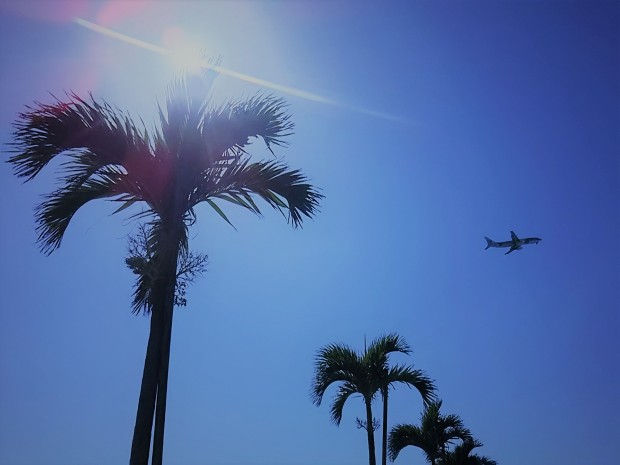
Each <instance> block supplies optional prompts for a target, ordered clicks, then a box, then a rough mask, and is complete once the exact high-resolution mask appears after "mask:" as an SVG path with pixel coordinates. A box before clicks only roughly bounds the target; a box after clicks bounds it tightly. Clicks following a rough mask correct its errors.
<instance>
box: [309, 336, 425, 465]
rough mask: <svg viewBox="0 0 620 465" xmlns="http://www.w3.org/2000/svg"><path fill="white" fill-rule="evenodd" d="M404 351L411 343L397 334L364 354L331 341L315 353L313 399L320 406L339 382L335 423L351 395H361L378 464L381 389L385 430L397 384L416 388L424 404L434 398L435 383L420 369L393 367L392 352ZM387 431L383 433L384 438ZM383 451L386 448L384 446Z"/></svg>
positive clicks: (376, 342) (372, 453)
mask: <svg viewBox="0 0 620 465" xmlns="http://www.w3.org/2000/svg"><path fill="white" fill-rule="evenodd" d="M393 352H401V353H405V354H408V353H409V352H410V349H409V346H408V345H407V344H406V343H405V342H404V340H403V339H402V338H401V337H400V336H398V335H396V334H389V335H387V336H382V337H379V338H377V339H376V340H374V341H373V342H372V343H371V344H370V346H369V347H368V348H367V349H366V348H365V350H364V352H363V353H357V352H356V351H355V350H353V349H351V348H350V347H348V346H346V345H342V344H329V345H327V346H325V347H323V348H321V349H320V350H319V351H318V353H317V356H316V362H315V376H314V381H313V384H312V400H313V402H314V404H315V405H317V406H319V405H321V402H322V400H323V396H324V395H325V392H326V391H327V388H328V387H329V386H331V385H332V384H333V383H338V384H339V387H338V393H337V394H336V397H335V398H334V402H333V403H332V406H331V418H332V421H333V422H334V423H336V425H339V424H340V422H341V420H342V410H343V408H344V405H345V403H346V401H347V400H348V398H349V397H350V396H351V395H353V394H361V396H362V398H363V400H364V406H365V408H366V421H365V422H363V423H364V424H365V429H366V432H367V437H368V460H369V464H370V465H376V454H375V439H374V429H373V427H372V425H373V416H372V401H373V399H374V397H375V395H376V394H377V393H378V392H381V394H382V396H383V401H384V404H383V405H384V409H383V422H384V430H385V424H386V422H387V391H388V390H389V387H390V386H392V385H393V384H395V383H404V384H406V385H408V386H409V387H411V388H416V389H417V390H418V391H419V393H420V394H421V396H422V399H423V401H424V402H425V403H428V402H431V401H432V400H433V399H434V390H435V386H434V385H433V382H432V381H431V380H430V379H429V378H428V377H426V375H425V374H424V373H423V372H422V371H420V370H414V369H412V368H411V367H409V366H406V365H397V366H395V367H390V366H389V365H388V361H389V360H388V359H389V354H391V353H393ZM386 436H387V433H384V438H385V437H386ZM383 450H384V451H385V445H384V448H383Z"/></svg>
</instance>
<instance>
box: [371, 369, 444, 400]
mask: <svg viewBox="0 0 620 465" xmlns="http://www.w3.org/2000/svg"><path fill="white" fill-rule="evenodd" d="M383 381H384V383H385V384H386V385H388V386H389V385H392V384H395V383H403V384H406V385H407V386H409V387H410V388H415V389H416V390H417V391H418V392H419V393H420V395H421V396H422V400H423V401H424V404H425V405H428V404H430V403H431V402H432V401H434V400H435V399H436V395H435V389H436V388H435V384H434V383H433V381H432V380H431V379H430V378H429V377H428V376H426V374H425V373H424V371H422V370H414V369H412V368H411V367H410V366H407V365H395V366H393V367H390V368H389V369H388V372H387V374H386V377H385V378H384V380H383Z"/></svg>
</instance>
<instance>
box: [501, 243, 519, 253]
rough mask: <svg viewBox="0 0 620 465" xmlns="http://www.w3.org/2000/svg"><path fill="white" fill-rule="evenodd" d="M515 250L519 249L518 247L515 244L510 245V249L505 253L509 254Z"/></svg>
mask: <svg viewBox="0 0 620 465" xmlns="http://www.w3.org/2000/svg"><path fill="white" fill-rule="evenodd" d="M515 250H517V248H516V247H515V246H514V245H513V246H511V247H510V250H509V251H508V252H506V253H505V254H504V255H508V254H509V253H510V252H514V251H515Z"/></svg>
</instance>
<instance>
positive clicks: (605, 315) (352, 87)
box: [0, 0, 620, 465]
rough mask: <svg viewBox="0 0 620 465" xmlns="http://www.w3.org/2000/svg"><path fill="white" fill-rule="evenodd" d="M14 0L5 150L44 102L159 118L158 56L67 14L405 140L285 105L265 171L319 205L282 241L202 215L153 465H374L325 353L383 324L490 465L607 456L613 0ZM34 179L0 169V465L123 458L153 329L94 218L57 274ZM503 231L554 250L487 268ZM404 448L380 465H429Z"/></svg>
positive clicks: (538, 248)
mask: <svg viewBox="0 0 620 465" xmlns="http://www.w3.org/2000/svg"><path fill="white" fill-rule="evenodd" d="M19 3H21V5H18V2H13V3H12V2H11V1H10V0H9V1H8V2H6V1H5V2H3V3H2V10H0V11H1V18H0V40H1V43H2V47H1V50H0V54H1V55H0V58H1V66H0V101H1V102H2V105H1V106H0V143H2V144H5V143H6V142H9V141H10V139H11V135H10V134H11V127H10V125H11V122H12V121H14V120H15V118H16V116H17V114H18V112H20V111H21V110H23V109H24V105H26V104H29V103H31V102H32V101H34V100H40V101H44V102H47V101H49V100H50V97H49V92H52V93H54V94H56V95H59V96H62V94H63V92H64V91H67V90H75V91H76V92H79V93H85V92H88V91H92V92H93V93H94V95H95V96H97V97H101V98H105V99H107V100H109V101H110V102H113V103H115V104H116V105H117V106H119V107H121V108H126V109H128V110H129V111H131V112H132V113H133V114H135V115H138V114H139V115H141V116H142V117H143V118H144V119H145V120H146V121H147V122H150V121H153V120H154V119H155V101H156V98H160V99H161V96H162V95H163V92H164V90H165V87H166V85H167V83H168V82H169V80H170V79H171V77H172V76H173V73H174V72H175V71H174V67H173V66H172V65H171V63H170V62H169V60H167V59H166V58H165V57H162V56H161V55H158V54H156V53H153V52H150V51H148V50H145V49H142V48H139V47H136V46H132V45H129V44H127V43H125V42H123V41H120V40H116V39H113V38H110V37H107V36H104V35H101V34H98V33H96V32H93V31H91V30H89V29H86V28H84V27H81V26H79V25H78V24H77V23H75V22H74V21H73V18H75V17H80V18H83V19H85V20H88V21H91V22H94V23H97V24H101V25H104V26H106V27H108V28H111V29H114V30H116V31H118V32H122V33H124V34H128V35H130V36H132V37H136V38H140V39H142V40H145V41H148V42H150V43H153V44H156V45H160V46H162V45H166V44H167V43H169V42H170V41H171V40H174V38H175V37H185V38H186V39H187V40H193V41H195V42H196V43H198V44H199V45H200V46H201V47H203V48H204V49H206V51H207V53H212V54H213V55H221V56H222V57H223V63H222V64H223V66H226V67H228V68H231V69H234V70H236V71H239V72H242V73H245V74H248V75H251V76H255V77H258V78H261V79H265V80H268V81H272V82H275V83H278V84H282V85H287V86H292V87H295V88H298V89H302V90H304V91H307V92H312V93H315V94H319V95H321V96H323V97H325V98H328V99H331V100H334V101H337V102H340V103H342V104H343V105H345V106H350V107H355V108H358V109H364V110H367V111H370V112H379V113H384V114H388V115H391V116H393V117H394V118H395V119H397V120H399V121H394V120H390V119H386V118H381V117H377V116H371V115H369V114H368V113H364V112H361V111H357V110H352V109H348V108H344V107H338V106H332V105H327V104H321V103H317V102H313V101H309V100H305V99H303V98H299V97H295V96H291V95H288V96H286V97H287V98H288V101H289V103H290V107H289V110H290V112H291V114H292V116H293V119H294V121H295V123H296V130H295V134H294V136H292V137H291V138H290V142H291V145H290V147H288V148H286V149H279V150H278V151H277V156H281V157H284V158H286V159H287V160H288V161H289V162H290V164H291V165H292V166H295V167H300V168H302V169H303V170H304V172H305V173H306V174H307V175H308V176H309V177H311V179H312V180H313V182H314V183H315V184H316V185H318V186H320V187H321V188H322V189H323V193H324V194H325V195H326V198H325V200H324V202H323V205H322V208H321V213H320V214H319V215H318V216H317V217H316V219H315V220H314V221H308V222H307V223H306V224H305V227H304V229H303V230H297V231H295V230H293V229H292V228H290V226H288V225H287V224H286V222H285V221H283V220H282V218H281V216H280V215H279V214H276V213H271V212H266V214H265V217H264V218H263V219H259V218H256V217H254V216H252V215H251V214H249V213H247V212H245V211H235V210H234V209H229V210H228V211H229V214H230V217H231V219H232V221H233V222H234V224H235V226H236V227H237V231H235V230H233V229H232V228H230V227H229V226H228V225H226V224H225V223H224V222H223V221H222V220H221V219H220V218H219V217H218V216H217V215H216V214H215V213H214V212H212V211H209V210H207V209H206V208H204V209H202V210H199V215H200V219H199V221H198V223H197V225H196V226H195V227H194V229H193V231H192V234H191V247H192V248H193V249H194V250H196V251H202V252H205V253H207V254H208V255H209V270H208V272H207V274H206V275H205V276H204V278H203V279H202V280H200V281H199V282H198V283H197V284H195V285H194V286H193V287H192V288H191V289H190V291H189V293H188V299H189V305H188V307H187V308H184V309H180V310H179V311H177V313H176V316H175V322H174V330H173V342H172V356H171V357H172V358H171V370H170V391H169V400H168V417H167V424H166V426H167V430H166V450H165V458H166V463H167V464H169V465H194V464H196V465H198V464H219V465H247V464H250V465H316V464H320V465H358V464H363V463H366V461H367V448H366V447H367V446H366V438H365V436H364V434H363V432H362V431H360V430H357V429H356V427H355V417H356V416H362V415H363V407H362V402H361V400H360V399H358V398H355V399H351V400H350V401H349V403H348V404H347V406H346V407H345V410H344V419H343V422H342V424H341V426H340V427H339V428H338V427H336V426H334V425H333V424H332V423H330V421H329V405H328V404H327V403H325V404H324V405H323V406H321V407H320V408H317V407H315V406H314V405H312V403H311V401H310V397H309V387H310V382H311V379H312V372H313V358H314V354H315V352H316V350H317V349H318V348H319V347H321V346H322V345H325V344H327V343H330V342H343V343H346V344H350V345H352V346H355V347H357V348H360V349H361V348H362V347H363V341H364V335H366V336H367V337H368V338H369V339H371V338H374V337H376V336H378V335H381V334H384V333H387V332H392V331H396V332H398V333H399V334H401V335H402V336H403V337H404V338H405V339H406V340H407V341H408V342H409V343H410V344H411V346H412V347H413V349H414V353H413V355H412V356H411V357H410V358H400V359H397V360H398V361H402V362H404V361H408V362H409V363H413V364H414V365H415V367H417V368H421V369H424V370H426V371H427V373H428V374H429V375H430V376H431V377H432V378H433V379H435V380H436V383H437V386H438V388H439V395H440V397H441V398H443V399H444V406H445V410H446V412H447V413H457V414H459V415H460V416H461V417H462V418H463V420H464V422H465V424H466V425H467V426H468V427H469V428H470V429H471V430H472V432H473V433H474V435H475V436H476V437H478V438H479V439H480V440H481V441H482V442H484V444H485V446H484V447H483V448H482V449H480V453H483V454H485V455H487V456H489V457H491V458H493V459H495V460H497V461H498V462H499V463H500V464H501V465H522V464H528V465H555V464H557V465H581V464H584V463H589V464H609V463H612V462H613V460H614V458H617V439H618V438H619V437H620V426H619V423H618V421H617V419H618V416H619V415H620V400H619V396H620V394H619V393H620V338H619V337H618V335H619V334H620V310H619V309H620V248H619V246H618V238H619V237H620V4H618V3H616V2H574V1H503V2H500V1H485V2H481V1H475V2H462V1H458V2H446V1H439V2H430V1H428V2H389V4H386V5H383V4H381V3H380V2H373V3H360V2H351V3H348V2H328V1H324V2H304V1H292V2H286V1H281V2H257V1H252V2H249V3H242V2H212V3H211V2H198V1H191V2H186V3H183V2H181V1H155V2H151V1H138V0H135V1H132V2H121V3H112V2H85V1H73V2H63V1H60V2H55V3H54V6H53V7H52V6H50V3H51V2H49V3H48V2H43V3H39V2H36V1H33V0H26V1H23V2H19ZM216 86H217V89H218V95H220V96H231V97H238V96H241V95H253V94H254V93H255V92H257V91H260V90H261V89H260V88H259V87H257V86H256V85H252V84H250V83H247V82H241V81H236V80H234V79H232V78H229V77H225V76H221V77H220V78H219V81H218V82H217V84H216ZM281 95H284V94H281ZM3 152H4V155H3V158H5V159H6V156H7V155H6V151H5V148H4V149H3ZM256 154H257V156H259V157H265V156H267V155H266V154H265V151H264V149H263V148H262V147H260V146H258V145H257V147H256ZM50 168H51V169H48V170H46V172H45V173H44V174H43V175H42V176H41V177H40V178H39V179H37V180H35V181H34V182H31V183H28V184H26V185H23V184H21V182H20V181H19V180H17V179H16V178H15V177H14V176H13V175H12V173H11V170H10V167H9V166H8V165H6V164H2V165H0V180H1V182H0V202H1V203H0V213H1V217H0V226H1V228H0V264H1V279H0V295H1V296H2V305H1V307H0V374H1V376H0V464H2V465H5V464H6V465H41V464H44V465H73V464H75V465H82V464H92V465H105V464H115V463H126V462H127V461H128V457H129V449H130V443H131V435H132V432H133V425H134V419H135V412H136V406H137V400H138V393H139V387H140V379H141V374H142V365H143V360H144V354H145V350H146V340H147V333H148V318H146V317H143V316H137V317H136V316H134V315H132V314H131V312H130V303H131V292H132V284H133V276H132V275H131V273H130V271H129V270H128V269H126V268H125V266H124V262H123V258H124V255H125V248H126V236H127V234H129V233H130V232H131V231H132V230H133V228H135V224H134V223H132V222H130V221H128V220H127V217H123V216H122V214H121V215H114V216H111V215H110V214H111V212H112V211H114V206H113V205H110V204H109V203H106V202H99V203H98V204H93V205H89V206H88V207H87V208H85V209H84V210H83V211H80V213H79V214H78V215H77V216H76V218H75V219H74V221H73V222H72V223H71V225H70V227H69V229H68V231H67V234H66V236H65V240H64V242H63V244H62V247H61V248H60V249H59V250H58V251H57V252H55V253H54V254H53V255H52V256H50V257H45V256H44V255H42V254H41V253H40V252H39V251H38V248H37V246H36V244H35V241H36V234H35V231H34V218H33V207H34V206H35V204H36V203H37V202H38V201H39V196H40V195H41V194H43V193H46V192H49V191H50V190H51V189H52V187H53V185H54V179H55V178H54V167H50ZM510 230H514V231H516V232H517V234H519V235H521V236H538V237H542V238H543V241H542V242H541V243H540V244H538V245H532V246H528V247H525V248H524V249H523V250H522V251H518V252H515V253H512V254H510V255H507V256H506V255H503V251H502V250H498V249H490V250H486V251H485V250H484V246H485V242H484V239H483V237H484V236H490V237H492V238H494V239H495V240H507V239H508V237H509V231H510ZM333 392H334V391H333V390H332V391H329V392H328V394H329V395H330V396H331V394H333ZM392 399H393V401H392V402H391V407H392V409H391V420H390V426H391V425H393V424H395V423H399V422H410V423H414V422H417V421H418V419H419V413H420V410H421V407H422V405H421V400H420V398H419V396H418V395H416V394H415V393H413V392H411V391H408V390H407V389H399V390H397V391H395V392H394V394H393V397H392ZM375 412H376V413H375V415H376V416H377V417H379V416H380V414H379V412H380V410H379V405H378V404H377V406H376V410H375ZM377 437H379V435H377ZM409 449H412V448H407V449H405V450H404V451H403V453H402V454H401V455H400V456H399V458H398V459H397V461H396V463H397V464H398V463H401V464H414V463H418V464H421V463H423V458H422V456H421V455H420V454H419V453H418V452H417V451H416V450H413V449H412V450H409Z"/></svg>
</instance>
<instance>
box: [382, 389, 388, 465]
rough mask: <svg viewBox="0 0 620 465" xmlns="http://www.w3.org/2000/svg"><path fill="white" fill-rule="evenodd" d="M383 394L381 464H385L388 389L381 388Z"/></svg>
mask: <svg viewBox="0 0 620 465" xmlns="http://www.w3.org/2000/svg"><path fill="white" fill-rule="evenodd" d="M381 393H382V394H383V425H382V426H383V443H382V444H381V465H386V464H387V418H388V390H387V388H386V389H382V390H381Z"/></svg>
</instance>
